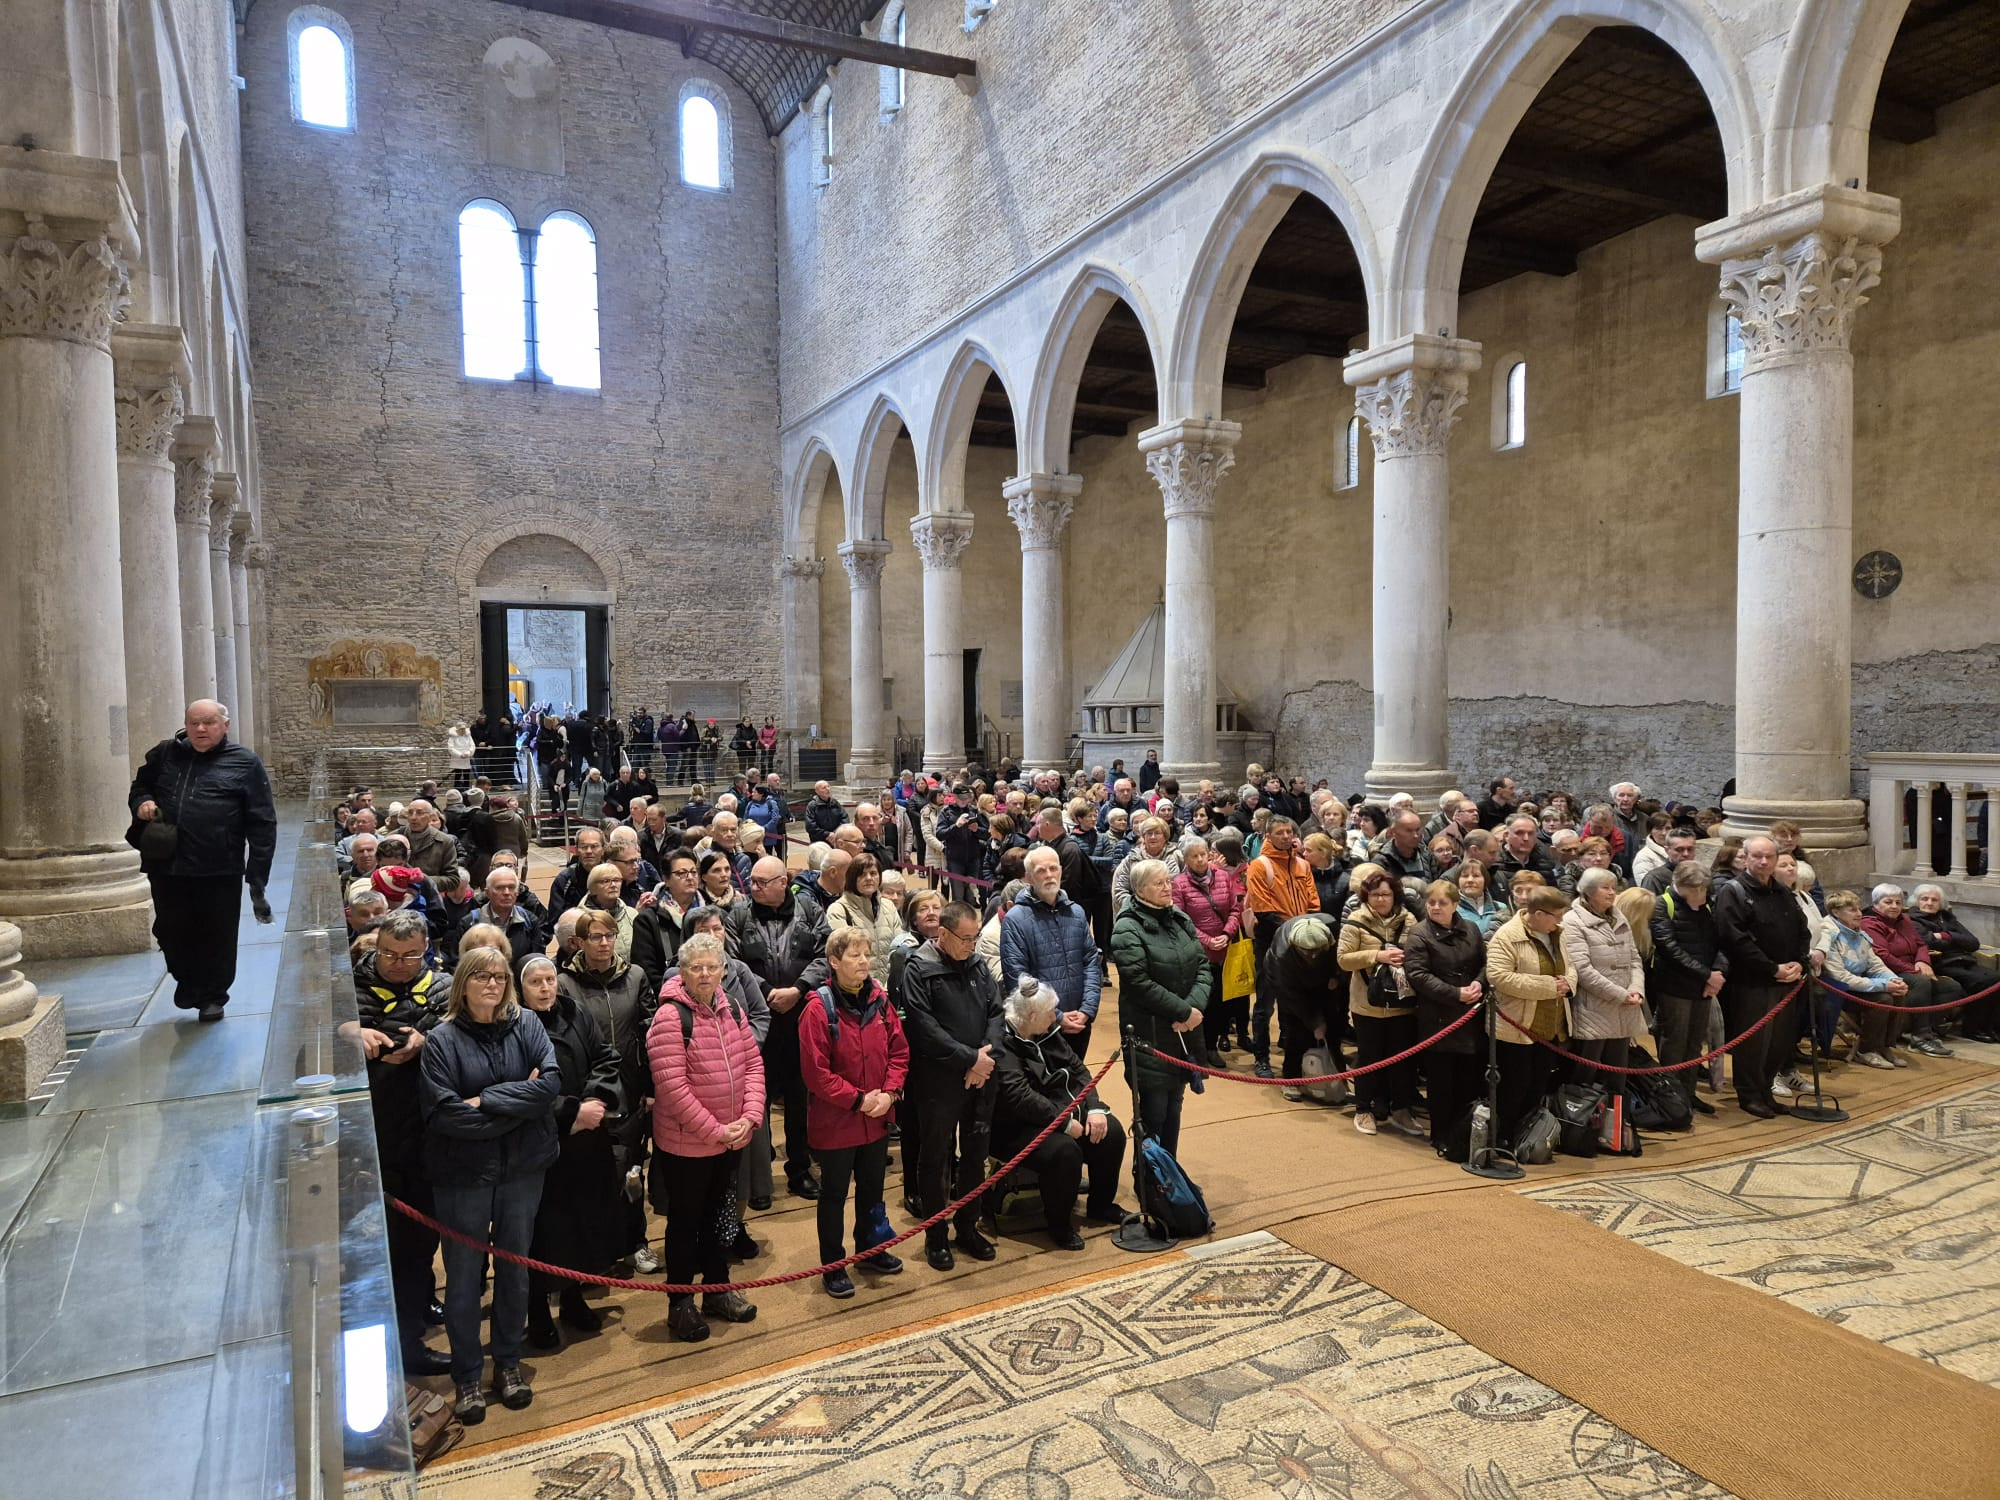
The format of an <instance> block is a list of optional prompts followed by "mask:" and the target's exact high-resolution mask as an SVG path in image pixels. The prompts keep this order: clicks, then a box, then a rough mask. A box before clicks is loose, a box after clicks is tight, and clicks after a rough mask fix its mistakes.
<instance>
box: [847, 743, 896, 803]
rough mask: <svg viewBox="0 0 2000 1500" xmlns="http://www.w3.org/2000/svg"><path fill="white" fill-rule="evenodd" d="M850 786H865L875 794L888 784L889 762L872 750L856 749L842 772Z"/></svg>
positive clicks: (870, 794)
mask: <svg viewBox="0 0 2000 1500" xmlns="http://www.w3.org/2000/svg"><path fill="white" fill-rule="evenodd" d="M842 775H843V777H844V779H845V780H846V782H847V784H848V785H849V786H851V787H866V788H867V789H868V795H869V796H871V797H872V796H875V795H877V794H878V793H880V792H881V790H882V789H883V788H884V787H886V786H887V785H888V784H889V762H888V761H887V760H886V759H882V758H880V757H879V756H878V754H877V752H875V751H873V750H857V751H855V752H854V759H853V760H850V761H849V762H848V763H847V767H846V769H845V771H844V772H843V773H842Z"/></svg>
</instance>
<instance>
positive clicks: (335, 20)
mask: <svg viewBox="0 0 2000 1500" xmlns="http://www.w3.org/2000/svg"><path fill="white" fill-rule="evenodd" d="M286 30H287V32H288V34H289V36H290V38H291V64H292V68H291V71H292V118H293V119H295V120H297V121H299V123H301V124H303V125H316V126H318V127H319V128H320V129H322V130H352V129H353V128H354V39H353V36H352V34H351V33H350V32H349V31H348V29H347V22H346V21H344V20H343V19H341V17H340V16H339V15H338V14H337V13H336V12H334V11H330V10H326V9H324V8H322V7H320V6H317V5H308V6H302V7H301V8H299V9H298V10H295V11H293V12H292V14H291V18H290V20H289V22H288V23H287V27H286Z"/></svg>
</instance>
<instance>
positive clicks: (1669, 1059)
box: [1653, 995, 1715, 1106]
mask: <svg viewBox="0 0 2000 1500" xmlns="http://www.w3.org/2000/svg"><path fill="white" fill-rule="evenodd" d="M1653 1006H1654V1012H1655V1014H1656V1015H1657V1017H1658V1019H1659V1038H1660V1063H1661V1065H1662V1066H1671V1065H1672V1064H1674V1063H1681V1062H1686V1061H1687V1060H1688V1059H1689V1058H1691V1057H1700V1056H1701V1054H1702V1053H1704V1052H1706V1051H1707V1050H1708V1018H1709V1017H1710V1016H1711V1015H1712V1014H1714V1011H1715V1000H1714V999H1713V997H1710V996H1704V995H1692V996H1690V995H1655V996H1654V997H1653ZM1699 1071H1700V1069H1698V1068H1682V1069H1681V1070H1680V1071H1679V1072H1678V1073H1669V1074H1667V1075H1666V1077H1668V1078H1670V1079H1672V1080H1673V1084H1674V1087H1675V1088H1677V1089H1679V1090H1680V1091H1681V1094H1682V1095H1683V1096H1684V1097H1685V1098H1686V1099H1687V1101H1688V1103H1689V1105H1690V1106H1692V1105H1693V1103H1694V1075H1695V1074H1696V1073H1697V1072H1699Z"/></svg>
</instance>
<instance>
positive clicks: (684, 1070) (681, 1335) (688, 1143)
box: [646, 933, 764, 1343]
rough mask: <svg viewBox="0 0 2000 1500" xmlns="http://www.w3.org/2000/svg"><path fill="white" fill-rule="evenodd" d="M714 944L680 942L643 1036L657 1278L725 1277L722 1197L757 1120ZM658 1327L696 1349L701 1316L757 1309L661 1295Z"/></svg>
mask: <svg viewBox="0 0 2000 1500" xmlns="http://www.w3.org/2000/svg"><path fill="white" fill-rule="evenodd" d="M722 973H723V947H722V940H721V939H720V938H717V937H714V936H711V935H709V934H707V933H697V934H695V936H693V937H691V938H689V939H688V940H687V941H686V942H684V943H682V944H681V949H680V972H679V973H678V974H676V975H674V977H673V978H671V979H669V980H668V981H667V982H666V983H665V984H664V985H662V986H661V987H660V1007H659V1009H658V1010H656V1011H655V1012H654V1013H653V1020H652V1024H651V1026H650V1027H648V1029H647V1031H646V1056H647V1060H648V1062H649V1064H650V1065H651V1070H652V1077H653V1144H654V1147H655V1149H654V1152H653V1166H652V1173H651V1182H650V1189H651V1196H652V1200H653V1207H654V1208H655V1209H656V1210H658V1211H659V1212H660V1213H662V1214H664V1215H665V1216H666V1220H667V1257H666V1258H667V1280H668V1281H670V1282H673V1283H676V1284H679V1285H689V1284H691V1283H693V1281H694V1279H695V1273H696V1271H697V1270H699V1272H700V1273H701V1279H702V1281H703V1282H704V1283H707V1284H708V1285H711V1286H715V1285H720V1284H722V1283H724V1282H726V1281H728V1280H729V1244H728V1241H727V1240H725V1239H724V1238H723V1235H722V1225H723V1223H724V1222H725V1220H730V1219H732V1218H733V1215H732V1214H731V1212H730V1203H729V1195H730V1191H731V1189H732V1188H733V1187H734V1186H735V1183H736V1165H737V1158H738V1156H739V1155H740V1154H741V1153H742V1151H743V1148H744V1147H746V1146H748V1145H749V1144H750V1140H751V1137H752V1136H753V1135H754V1134H755V1133H756V1130H757V1127H758V1126H759V1125H761V1124H762V1123H763V1120H764V1059H763V1056H762V1054H761V1053H760V1052H759V1051H758V1047H757V1035H756V1033H755V1032H754V1031H752V1030H751V1029H750V1016H749V1012H748V1011H747V1010H746V1009H745V1007H744V1005H743V1004H742V1003H741V1002H740V1001H738V1000H737V999H735V998H734V997H732V996H730V995H729V994H727V993H726V992H725V991H724V990H723V988H722ZM670 1304H671V1305H670V1307H669V1310H668V1313H667V1329H668V1331H669V1332H670V1333H672V1334H673V1336H674V1337H675V1338H677V1339H684V1340H686V1341H687V1342H689V1343H699V1342H700V1341H701V1340H702V1339H705V1338H707V1337H708V1319H709V1318H721V1319H722V1320H723V1321H724V1322H728V1323H747V1322H749V1321H750V1320H751V1319H752V1318H754V1317H756V1316H757V1309H756V1308H755V1307H753V1306H752V1305H751V1304H750V1303H749V1302H747V1301H745V1300H744V1298H743V1297H742V1296H741V1295H740V1294H739V1293H736V1292H720V1293H716V1292H709V1293H704V1294H703V1296H702V1299H701V1307H700V1308H699V1309H697V1308H696V1307H695V1305H694V1297H693V1295H692V1294H686V1295H682V1294H676V1295H674V1296H673V1297H672V1298H671V1299H670Z"/></svg>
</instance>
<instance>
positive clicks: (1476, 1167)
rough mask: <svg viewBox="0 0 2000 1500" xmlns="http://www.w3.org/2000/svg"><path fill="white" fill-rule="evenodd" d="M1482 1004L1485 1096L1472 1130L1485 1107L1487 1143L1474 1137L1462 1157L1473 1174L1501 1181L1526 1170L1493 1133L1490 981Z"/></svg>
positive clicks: (1495, 1044) (1495, 1039)
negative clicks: (1484, 1047)
mask: <svg viewBox="0 0 2000 1500" xmlns="http://www.w3.org/2000/svg"><path fill="white" fill-rule="evenodd" d="M1480 1003H1481V1006H1482V1008H1483V1009H1484V1010H1485V1012H1486V1098H1485V1100H1484V1101H1483V1102H1482V1103H1481V1104H1480V1105H1477V1106H1475V1107H1474V1109H1473V1115H1472V1133H1473V1135H1474V1136H1475V1137H1477V1136H1478V1134H1479V1110H1480V1109H1482V1108H1483V1109H1484V1110H1485V1111H1486V1144H1485V1145H1483V1146H1482V1145H1479V1144H1478V1143H1477V1140H1476V1139H1475V1141H1474V1144H1473V1147H1472V1152H1471V1154H1470V1155H1469V1156H1467V1157H1466V1159H1465V1170H1466V1171H1468V1172H1470V1173H1471V1174H1472V1175H1473V1176H1474V1177H1491V1178H1494V1179H1495V1180H1497V1181H1500V1182H1512V1181H1513V1180H1514V1179H1516V1178H1518V1177H1526V1176H1527V1175H1528V1174H1527V1173H1526V1172H1525V1171H1523V1170H1522V1168H1521V1164H1520V1162H1518V1161H1516V1160H1515V1159H1514V1151H1513V1148H1512V1147H1511V1146H1502V1145H1500V1144H1498V1142H1497V1141H1496V1140H1495V1137H1496V1136H1497V1135H1498V1134H1499V1131H1500V1031H1499V1025H1498V1023H1497V1022H1496V1021H1495V1020H1494V1004H1493V988H1492V985H1491V983H1490V982H1489V983H1488V984H1487V986H1486V989H1485V993H1484V994H1483V995H1482V996H1481V1001H1480Z"/></svg>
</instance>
